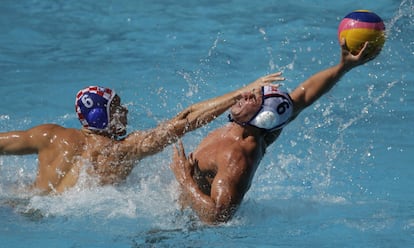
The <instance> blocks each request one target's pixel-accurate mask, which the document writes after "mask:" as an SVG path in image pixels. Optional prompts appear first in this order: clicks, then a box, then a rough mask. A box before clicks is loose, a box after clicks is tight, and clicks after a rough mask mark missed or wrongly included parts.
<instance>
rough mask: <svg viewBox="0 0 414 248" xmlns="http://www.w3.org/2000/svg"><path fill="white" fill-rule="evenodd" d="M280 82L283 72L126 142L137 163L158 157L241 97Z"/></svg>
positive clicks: (189, 110) (188, 110) (196, 107)
mask: <svg viewBox="0 0 414 248" xmlns="http://www.w3.org/2000/svg"><path fill="white" fill-rule="evenodd" d="M281 80H284V78H283V77H281V73H280V72H279V73H274V74H270V75H267V76H264V77H261V78H259V79H257V80H256V81H254V82H252V83H250V84H249V85H247V86H245V87H242V88H240V89H238V90H235V91H233V92H230V93H227V94H225V95H222V96H219V97H215V98H213V99H209V100H205V101H202V102H199V103H196V104H193V105H191V106H190V107H188V108H186V109H185V110H183V111H181V112H180V113H179V114H178V115H177V116H175V117H174V118H172V119H170V120H168V121H166V122H163V123H161V124H160V125H158V126H157V127H156V128H154V129H152V130H149V131H145V132H135V133H132V134H130V135H129V136H128V137H127V140H129V141H128V142H130V144H133V145H134V146H135V149H137V151H136V154H137V157H138V159H141V158H143V157H145V156H148V155H152V154H155V153H157V152H160V151H161V150H163V149H164V148H165V147H166V146H168V145H170V144H172V143H174V142H175V141H177V139H178V138H180V137H182V136H183V135H184V134H185V133H187V132H190V131H192V130H194V129H197V128H199V127H201V126H203V125H205V124H207V123H209V122H211V121H212V120H214V119H215V118H216V117H217V116H219V115H221V114H222V113H224V112H225V111H226V110H227V109H228V108H230V107H231V106H232V105H233V104H235V103H236V101H237V100H238V99H239V98H240V97H241V95H242V93H244V92H246V91H251V90H253V89H255V88H256V89H257V88H260V87H261V86H263V85H267V84H270V83H273V82H275V81H281Z"/></svg>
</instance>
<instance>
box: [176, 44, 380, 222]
mask: <svg viewBox="0 0 414 248" xmlns="http://www.w3.org/2000/svg"><path fill="white" fill-rule="evenodd" d="M367 45H368V43H365V45H364V47H363V48H362V50H361V51H360V52H359V53H358V54H357V55H352V54H351V53H350V52H349V51H348V50H347V48H346V45H345V42H342V43H341V49H342V50H341V55H342V56H341V60H340V62H339V63H338V64H337V65H335V66H333V67H331V68H328V69H326V70H323V71H321V72H319V73H316V74H315V75H313V76H311V77H310V78H309V79H307V80H306V81H304V82H303V83H302V84H300V85H299V86H298V87H297V88H296V89H295V90H294V91H293V92H291V93H290V94H287V93H284V92H281V91H279V90H278V89H277V87H267V86H266V87H262V90H261V91H250V92H246V93H245V94H243V97H242V98H241V99H240V100H239V101H238V102H237V103H236V104H234V105H233V106H232V107H231V110H230V112H231V114H230V120H231V122H230V123H229V124H227V125H226V126H224V127H220V128H218V129H216V130H214V131H212V132H211V133H210V134H209V135H207V137H206V138H205V139H204V140H202V141H201V143H200V144H199V146H198V147H197V148H196V149H195V151H194V152H193V153H191V154H190V155H189V157H188V158H187V157H186V155H185V152H184V147H183V144H182V143H181V142H179V145H178V146H177V147H175V149H174V154H173V160H172V163H171V169H172V171H173V172H174V174H175V177H176V179H177V181H178V183H179V184H180V187H181V190H182V196H181V197H180V199H182V204H183V206H188V207H191V208H192V209H193V210H194V211H195V213H196V214H197V215H198V216H199V218H200V220H202V221H203V222H206V223H209V224H218V223H222V222H226V221H228V220H230V219H231V218H232V217H233V215H234V213H235V212H236V210H237V208H238V207H239V205H240V204H241V202H242V200H243V197H244V195H245V194H246V192H247V191H248V190H249V188H250V185H251V182H252V180H253V177H254V174H255V172H256V169H257V167H258V166H259V163H260V161H261V160H262V158H263V156H264V154H265V152H266V149H267V148H268V146H269V145H271V144H272V143H273V142H274V141H275V140H276V139H277V138H278V137H279V135H280V133H281V131H282V128H283V127H284V126H285V125H286V124H287V123H289V122H290V121H292V120H293V119H294V118H295V117H296V116H297V115H298V114H299V113H300V112H301V111H302V110H303V109H305V108H306V107H307V106H309V105H311V104H312V103H313V102H315V101H316V100H317V99H319V97H321V96H322V95H323V94H325V93H326V92H327V91H329V90H330V89H331V88H332V87H333V86H334V85H335V84H336V83H337V82H338V81H339V79H340V78H341V77H342V76H343V75H344V74H345V73H347V72H348V71H349V70H351V69H352V68H354V67H356V66H358V65H361V64H364V63H365V62H367V61H369V60H371V59H373V58H374V57H375V56H374V57H372V54H369V53H368V52H367V50H366V48H367ZM378 52H379V51H377V54H378Z"/></svg>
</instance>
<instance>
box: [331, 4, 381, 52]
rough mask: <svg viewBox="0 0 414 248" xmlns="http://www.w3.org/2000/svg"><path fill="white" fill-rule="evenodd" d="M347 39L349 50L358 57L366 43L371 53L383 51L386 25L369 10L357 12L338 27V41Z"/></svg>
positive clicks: (349, 15)
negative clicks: (378, 50) (368, 44)
mask: <svg viewBox="0 0 414 248" xmlns="http://www.w3.org/2000/svg"><path fill="white" fill-rule="evenodd" d="M344 38H345V43H346V46H347V48H348V50H349V51H350V52H351V53H352V54H354V55H356V54H358V52H359V51H360V50H361V48H362V47H363V46H364V43H365V42H366V41H369V42H370V46H369V49H370V51H368V52H369V53H373V52H375V51H376V50H377V49H381V48H382V47H383V45H384V42H385V25H384V22H383V21H382V19H381V17H379V16H378V15H377V14H375V13H374V12H371V11H368V10H356V11H354V12H351V13H349V14H348V15H346V16H345V17H344V18H343V19H342V21H341V22H340V24H339V27H338V39H339V42H341V40H342V39H344Z"/></svg>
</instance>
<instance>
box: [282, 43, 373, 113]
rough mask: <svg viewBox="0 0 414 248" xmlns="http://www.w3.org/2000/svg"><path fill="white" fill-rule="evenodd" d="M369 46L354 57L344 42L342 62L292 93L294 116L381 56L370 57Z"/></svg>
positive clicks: (365, 46)
mask: <svg viewBox="0 0 414 248" xmlns="http://www.w3.org/2000/svg"><path fill="white" fill-rule="evenodd" d="M367 46H369V43H368V42H366V43H365V44H364V47H363V48H362V49H361V51H360V52H359V54H357V55H352V54H351V53H350V52H349V51H348V50H347V49H346V45H345V41H342V43H341V60H340V62H339V63H338V64H337V65H335V66H333V67H331V68H328V69H326V70H323V71H320V72H318V73H316V74H314V75H313V76H311V77H310V78H308V79H307V80H305V81H304V82H303V83H302V84H300V85H299V86H298V87H297V88H296V89H295V90H294V91H293V92H291V93H290V96H291V97H292V100H293V103H294V116H297V115H298V114H299V113H300V112H301V111H302V110H303V109H305V108H306V107H308V106H309V105H311V104H312V103H314V102H315V101H316V100H318V99H319V98H320V97H321V96H322V95H323V94H325V93H326V92H328V91H329V90H330V89H331V88H332V87H333V86H334V85H335V84H336V83H337V82H338V81H339V79H340V78H341V77H342V76H343V75H344V74H345V73H347V72H348V71H350V70H351V69H353V68H355V67H357V66H359V65H362V64H364V63H366V62H368V61H370V60H372V59H374V58H375V57H376V56H377V55H378V54H379V52H380V50H378V51H376V53H375V54H374V55H370V54H369V53H368V51H369V50H370V49H366V48H367Z"/></svg>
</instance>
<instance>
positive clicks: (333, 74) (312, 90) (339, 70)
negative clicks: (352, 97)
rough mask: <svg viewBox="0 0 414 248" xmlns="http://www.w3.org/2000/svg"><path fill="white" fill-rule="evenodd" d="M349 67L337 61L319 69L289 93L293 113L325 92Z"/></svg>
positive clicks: (296, 112)
mask: <svg viewBox="0 0 414 248" xmlns="http://www.w3.org/2000/svg"><path fill="white" fill-rule="evenodd" d="M350 69H351V68H350V67H348V66H346V65H345V64H344V63H339V64H337V65H335V66H332V67H330V68H328V69H325V70H323V71H320V72H318V73H316V74H314V75H312V76H311V77H309V78H308V79H307V80H305V81H304V82H303V83H301V84H300V85H299V86H298V87H297V88H296V89H295V90H294V91H293V92H291V93H290V96H291V97H292V99H293V101H294V104H295V114H296V115H297V114H298V113H299V112H300V111H302V110H303V109H304V108H306V107H308V106H309V105H311V104H313V103H314V102H315V101H316V100H318V99H319V98H320V97H321V96H323V95H324V94H325V93H327V92H328V91H329V90H330V89H332V87H333V86H334V85H335V84H336V83H337V82H338V81H339V80H340V79H341V77H342V76H343V75H345V74H346V73H347V72H348V71H349V70H350Z"/></svg>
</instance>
